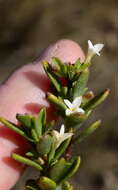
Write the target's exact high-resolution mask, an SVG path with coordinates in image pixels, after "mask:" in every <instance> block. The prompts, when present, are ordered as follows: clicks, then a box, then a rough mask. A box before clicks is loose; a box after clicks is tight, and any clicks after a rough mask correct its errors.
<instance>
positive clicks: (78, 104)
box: [72, 96, 82, 107]
mask: <svg viewBox="0 0 118 190" xmlns="http://www.w3.org/2000/svg"><path fill="white" fill-rule="evenodd" d="M81 102H82V96H78V97H77V98H75V99H74V101H73V102H72V105H73V107H79V106H80V105H81Z"/></svg>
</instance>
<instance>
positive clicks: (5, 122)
mask: <svg viewBox="0 0 118 190" xmlns="http://www.w3.org/2000/svg"><path fill="white" fill-rule="evenodd" d="M0 122H1V123H2V124H4V125H5V126H6V127H7V128H9V129H12V130H13V131H15V132H16V133H18V134H19V135H21V136H23V137H25V138H26V139H27V140H28V141H30V142H34V140H33V139H31V138H30V137H28V136H27V135H26V133H25V132H24V131H23V130H21V129H19V128H18V127H16V125H14V124H12V123H11V122H10V121H8V120H6V119H4V118H3V117H0Z"/></svg>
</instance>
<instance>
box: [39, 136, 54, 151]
mask: <svg viewBox="0 0 118 190" xmlns="http://www.w3.org/2000/svg"><path fill="white" fill-rule="evenodd" d="M52 143H53V138H52V137H51V136H50V135H45V136H42V137H41V138H40V140H39V142H38V143H37V151H38V152H39V154H40V155H46V154H48V153H49V152H50V150H51V146H52Z"/></svg>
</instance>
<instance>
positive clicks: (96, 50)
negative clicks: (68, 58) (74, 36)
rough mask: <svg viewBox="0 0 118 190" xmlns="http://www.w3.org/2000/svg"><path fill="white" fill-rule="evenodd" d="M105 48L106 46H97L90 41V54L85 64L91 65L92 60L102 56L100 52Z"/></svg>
mask: <svg viewBox="0 0 118 190" xmlns="http://www.w3.org/2000/svg"><path fill="white" fill-rule="evenodd" d="M103 47H104V44H95V45H93V44H92V42H91V41H90V40H88V54H87V57H86V60H85V63H89V62H90V61H91V58H92V57H93V56H94V55H95V54H97V55H99V56H100V51H101V50H102V48H103Z"/></svg>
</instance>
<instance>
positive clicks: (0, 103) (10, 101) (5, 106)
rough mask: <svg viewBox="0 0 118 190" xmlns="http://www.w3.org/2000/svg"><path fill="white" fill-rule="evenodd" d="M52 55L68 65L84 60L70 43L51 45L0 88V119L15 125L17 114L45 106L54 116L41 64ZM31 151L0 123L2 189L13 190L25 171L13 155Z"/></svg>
mask: <svg viewBox="0 0 118 190" xmlns="http://www.w3.org/2000/svg"><path fill="white" fill-rule="evenodd" d="M53 56H55V57H59V58H60V59H61V60H62V61H64V62H65V63H67V62H71V63H74V62H75V61H76V60H77V59H78V58H80V59H81V61H83V60H84V54H83V51H82V50H81V48H80V47H79V46H78V45H77V44H76V43H75V42H73V41H71V40H60V41H57V42H56V43H55V44H52V45H50V46H49V47H48V48H47V49H46V50H45V51H44V52H43V53H42V55H41V56H40V58H39V59H38V60H37V61H36V62H35V63H33V64H29V65H26V66H23V67H22V68H19V69H18V70H17V71H15V72H14V73H13V74H12V75H11V76H10V77H9V79H8V80H7V81H6V82H5V83H4V84H2V85H1V86H0V116H3V117H5V118H7V119H8V120H10V121H12V122H15V123H16V119H15V115H16V113H22V114H23V113H29V114H37V113H38V112H39V111H40V109H41V108H42V107H44V106H45V107H47V110H48V115H50V117H54V115H53V114H52V113H53V109H52V108H51V107H50V105H49V103H48V102H47V100H46V98H45V92H47V91H48V89H49V81H48V80H47V77H46V75H45V73H44V70H43V68H42V65H41V61H42V60H48V61H49V62H50V61H51V57H53ZM28 148H29V145H28V143H27V142H26V141H25V140H24V139H23V138H22V137H20V136H19V135H17V134H16V133H15V132H13V131H11V130H9V129H7V128H5V127H4V126H2V125H1V124H0V189H2V190H9V189H11V188H12V187H13V186H14V184H15V183H16V182H17V180H18V178H19V177H20V175H21V174H22V173H23V171H24V166H23V165H22V164H20V163H18V162H16V161H14V160H13V159H11V158H10V156H11V154H12V153H13V152H17V153H20V154H21V155H23V154H24V153H25V152H26V150H27V149H28Z"/></svg>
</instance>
